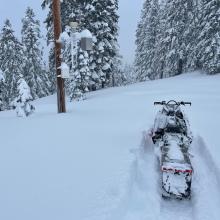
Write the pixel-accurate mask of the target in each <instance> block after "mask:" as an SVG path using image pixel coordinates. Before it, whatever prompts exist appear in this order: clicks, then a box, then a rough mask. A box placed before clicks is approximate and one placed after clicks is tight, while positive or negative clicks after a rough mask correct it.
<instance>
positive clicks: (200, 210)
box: [191, 137, 220, 220]
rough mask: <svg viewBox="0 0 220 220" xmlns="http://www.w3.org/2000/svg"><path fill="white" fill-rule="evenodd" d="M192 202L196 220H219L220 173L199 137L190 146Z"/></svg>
mask: <svg viewBox="0 0 220 220" xmlns="http://www.w3.org/2000/svg"><path fill="white" fill-rule="evenodd" d="M192 154H193V158H192V160H191V161H192V165H193V168H194V178H193V183H192V193H193V195H192V202H193V204H194V209H195V210H194V213H196V219H198V220H209V219H212V220H219V211H218V210H219V207H220V187H219V186H220V172H219V169H218V168H217V166H216V164H215V162H214V161H213V159H212V156H211V154H210V152H209V150H208V148H207V146H206V144H205V142H204V140H203V139H202V138H201V137H196V138H195V140H194V142H193V146H192Z"/></svg>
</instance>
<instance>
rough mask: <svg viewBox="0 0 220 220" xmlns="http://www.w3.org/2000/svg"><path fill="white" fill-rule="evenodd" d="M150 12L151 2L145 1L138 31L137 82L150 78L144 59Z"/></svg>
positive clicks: (149, 0)
mask: <svg viewBox="0 0 220 220" xmlns="http://www.w3.org/2000/svg"><path fill="white" fill-rule="evenodd" d="M150 10H151V0H145V2H144V4H143V8H142V11H141V19H140V21H139V23H138V27H137V30H136V42H135V43H136V54H135V62H134V63H135V65H134V67H135V75H136V76H137V81H145V80H146V79H147V78H148V76H147V73H146V68H145V63H146V60H145V59H144V55H145V54H146V50H144V44H145V38H146V28H147V25H148V22H149V19H150Z"/></svg>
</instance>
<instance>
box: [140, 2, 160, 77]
mask: <svg viewBox="0 0 220 220" xmlns="http://www.w3.org/2000/svg"><path fill="white" fill-rule="evenodd" d="M159 11H160V9H159V2H158V0H152V2H151V8H150V10H149V19H148V23H147V24H146V26H145V27H144V29H145V39H144V44H143V50H144V55H143V59H144V72H145V74H146V76H145V80H146V79H147V78H152V79H153V78H155V74H156V68H157V63H156V55H157V54H156V50H157V48H156V46H157V40H159V39H158V38H157V37H158V32H159V30H158V29H159Z"/></svg>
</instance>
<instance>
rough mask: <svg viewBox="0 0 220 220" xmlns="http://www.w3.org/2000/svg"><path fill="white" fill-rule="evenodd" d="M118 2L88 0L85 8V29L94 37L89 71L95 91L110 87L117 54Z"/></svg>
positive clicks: (115, 0) (116, 0)
mask: <svg viewBox="0 0 220 220" xmlns="http://www.w3.org/2000/svg"><path fill="white" fill-rule="evenodd" d="M117 10H118V0H105V1H100V0H90V1H87V4H86V7H85V11H84V14H85V21H84V22H85V27H86V28H87V29H88V30H90V31H91V33H92V35H93V36H94V47H93V51H92V52H91V53H90V70H91V72H92V80H93V81H94V82H95V87H96V89H99V88H104V87H107V86H110V85H111V81H112V75H113V69H114V67H113V66H114V59H115V57H116V56H117V53H118V43H117V37H118V18H119V16H118V14H117Z"/></svg>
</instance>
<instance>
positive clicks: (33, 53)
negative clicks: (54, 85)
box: [21, 7, 49, 99]
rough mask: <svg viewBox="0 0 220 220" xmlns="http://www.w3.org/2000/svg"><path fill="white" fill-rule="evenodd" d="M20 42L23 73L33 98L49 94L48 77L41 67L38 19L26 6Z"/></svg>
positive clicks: (41, 57)
mask: <svg viewBox="0 0 220 220" xmlns="http://www.w3.org/2000/svg"><path fill="white" fill-rule="evenodd" d="M22 24H23V26H22V31H21V34H22V44H23V46H24V70H23V75H24V78H25V80H26V82H27V83H28V85H29V87H30V89H31V95H32V97H33V98H34V99H36V98H41V97H44V96H46V95H48V94H49V92H48V84H47V83H48V78H47V75H46V71H45V70H44V69H43V56H42V55H43V52H42V49H41V46H40V40H41V33H40V21H39V20H36V18H35V14H34V11H33V9H31V8H29V7H28V8H27V10H26V14H25V17H24V18H23V19H22Z"/></svg>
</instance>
